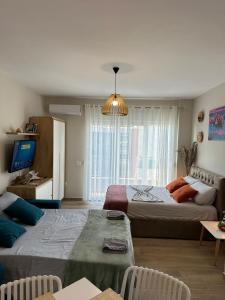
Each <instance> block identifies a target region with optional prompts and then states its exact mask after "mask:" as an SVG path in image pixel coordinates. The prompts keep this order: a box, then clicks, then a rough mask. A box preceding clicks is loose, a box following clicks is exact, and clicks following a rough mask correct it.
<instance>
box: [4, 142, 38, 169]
mask: <svg viewBox="0 0 225 300" xmlns="http://www.w3.org/2000/svg"><path fill="white" fill-rule="evenodd" d="M35 148H36V141H35V140H18V141H15V142H14V146H13V152H12V159H11V162H10V166H9V173H12V172H15V171H19V170H22V169H25V168H29V167H31V166H32V165H33V161H34V155H35Z"/></svg>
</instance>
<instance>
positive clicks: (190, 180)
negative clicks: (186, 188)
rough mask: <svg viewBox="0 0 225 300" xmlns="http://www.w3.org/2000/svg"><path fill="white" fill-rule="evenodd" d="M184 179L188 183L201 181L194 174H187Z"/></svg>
mask: <svg viewBox="0 0 225 300" xmlns="http://www.w3.org/2000/svg"><path fill="white" fill-rule="evenodd" d="M184 180H185V181H186V182H187V183H188V184H193V183H195V182H198V181H199V179H197V178H194V177H192V176H185V177H184Z"/></svg>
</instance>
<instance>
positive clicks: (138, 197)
mask: <svg viewBox="0 0 225 300" xmlns="http://www.w3.org/2000/svg"><path fill="white" fill-rule="evenodd" d="M131 188H132V189H133V190H135V191H136V193H135V194H134V196H133V198H132V201H143V202H163V200H161V199H159V198H158V197H157V196H156V195H154V194H152V193H151V192H150V191H151V190H152V189H153V186H149V187H147V188H145V189H139V188H137V187H135V186H131Z"/></svg>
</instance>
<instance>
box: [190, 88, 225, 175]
mask: <svg viewBox="0 0 225 300" xmlns="http://www.w3.org/2000/svg"><path fill="white" fill-rule="evenodd" d="M220 106H225V83H224V84H221V85H219V86H217V87H215V88H213V89H211V90H210V91H208V92H207V93H205V94H203V95H202V96H200V97H198V98H197V99H195V101H194V108H193V139H194V140H196V134H197V132H198V131H203V132H204V140H203V142H202V143H199V147H198V160H197V164H198V166H199V167H202V168H205V169H207V170H210V171H213V172H215V173H218V174H221V175H225V141H208V124H209V110H211V109H213V108H217V107H220ZM201 110H204V112H205V119H204V121H203V122H202V123H199V122H198V120H197V115H198V112H199V111H201Z"/></svg>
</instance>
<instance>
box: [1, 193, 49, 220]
mask: <svg viewBox="0 0 225 300" xmlns="http://www.w3.org/2000/svg"><path fill="white" fill-rule="evenodd" d="M4 212H5V213H6V214H7V215H8V216H10V217H11V218H15V219H18V220H19V221H20V222H22V223H24V224H28V225H35V224H36V223H37V221H38V220H39V219H40V218H41V217H42V216H43V214H44V212H43V211H42V210H41V209H40V208H38V207H36V206H34V205H32V204H30V203H28V202H27V201H25V200H23V199H21V198H19V199H17V200H16V201H15V202H14V203H13V204H11V205H10V206H9V207H7V208H6V209H5V210H4Z"/></svg>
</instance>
